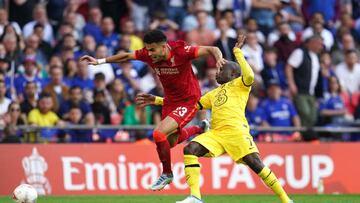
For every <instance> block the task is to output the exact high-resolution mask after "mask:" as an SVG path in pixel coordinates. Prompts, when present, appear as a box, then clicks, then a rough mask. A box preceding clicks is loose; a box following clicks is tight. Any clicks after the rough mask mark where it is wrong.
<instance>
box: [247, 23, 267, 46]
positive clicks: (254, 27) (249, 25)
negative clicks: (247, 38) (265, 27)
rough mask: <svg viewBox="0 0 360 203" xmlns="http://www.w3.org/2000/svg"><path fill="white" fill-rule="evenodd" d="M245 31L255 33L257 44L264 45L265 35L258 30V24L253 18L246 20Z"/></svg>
mask: <svg viewBox="0 0 360 203" xmlns="http://www.w3.org/2000/svg"><path fill="white" fill-rule="evenodd" d="M245 26H246V31H247V32H255V33H256V38H257V39H258V41H259V43H261V44H265V39H266V38H265V35H264V34H263V33H262V32H261V31H260V30H259V27H258V24H257V22H256V20H255V19H254V18H251V17H250V18H248V19H246V24H245Z"/></svg>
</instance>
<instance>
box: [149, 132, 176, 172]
mask: <svg viewBox="0 0 360 203" xmlns="http://www.w3.org/2000/svg"><path fill="white" fill-rule="evenodd" d="M153 137H154V140H155V144H156V151H157V153H158V155H159V159H160V161H161V163H162V166H163V173H166V174H171V173H172V171H171V154H170V144H169V142H168V141H167V139H166V134H165V133H162V132H159V131H154V133H153Z"/></svg>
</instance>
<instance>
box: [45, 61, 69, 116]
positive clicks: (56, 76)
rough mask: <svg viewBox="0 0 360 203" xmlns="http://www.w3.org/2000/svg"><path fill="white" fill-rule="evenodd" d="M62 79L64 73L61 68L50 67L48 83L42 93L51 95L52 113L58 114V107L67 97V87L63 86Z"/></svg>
mask: <svg viewBox="0 0 360 203" xmlns="http://www.w3.org/2000/svg"><path fill="white" fill-rule="evenodd" d="M63 77H64V73H63V70H62V68H61V67H59V66H53V67H50V83H49V84H48V85H46V86H45V87H44V89H43V92H46V93H48V94H49V95H51V97H52V100H53V102H54V104H53V108H52V109H53V110H54V112H58V110H59V108H60V105H61V104H62V103H64V102H65V101H66V100H67V99H68V97H69V87H68V86H66V85H65V83H64V80H63Z"/></svg>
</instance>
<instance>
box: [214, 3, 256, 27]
mask: <svg viewBox="0 0 360 203" xmlns="http://www.w3.org/2000/svg"><path fill="white" fill-rule="evenodd" d="M224 11H231V12H233V13H234V17H235V28H240V27H242V26H243V25H244V24H243V22H244V21H245V20H246V19H247V18H248V17H249V15H250V11H251V0H243V1H238V0H219V1H218V2H217V4H216V17H217V18H219V17H220V16H221V13H223V12H224Z"/></svg>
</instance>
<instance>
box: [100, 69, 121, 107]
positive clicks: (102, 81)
mask: <svg viewBox="0 0 360 203" xmlns="http://www.w3.org/2000/svg"><path fill="white" fill-rule="evenodd" d="M116 80H118V79H115V80H114V81H112V82H111V83H110V87H111V86H112V84H113V83H114V82H115V81H116ZM121 85H122V83H121ZM94 86H95V87H94V89H96V90H103V91H104V92H105V97H106V101H107V103H108V106H109V107H110V110H111V112H113V113H115V112H116V106H115V104H114V103H113V99H112V97H111V94H110V92H109V91H108V90H107V89H106V82H105V75H104V74H103V73H96V74H95V78H94ZM121 87H123V85H122V86H121Z"/></svg>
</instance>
